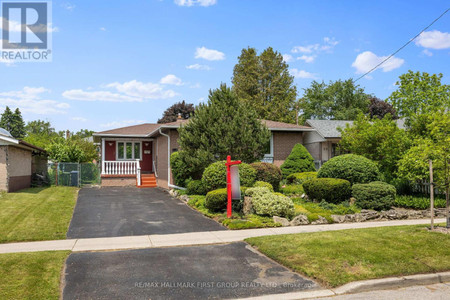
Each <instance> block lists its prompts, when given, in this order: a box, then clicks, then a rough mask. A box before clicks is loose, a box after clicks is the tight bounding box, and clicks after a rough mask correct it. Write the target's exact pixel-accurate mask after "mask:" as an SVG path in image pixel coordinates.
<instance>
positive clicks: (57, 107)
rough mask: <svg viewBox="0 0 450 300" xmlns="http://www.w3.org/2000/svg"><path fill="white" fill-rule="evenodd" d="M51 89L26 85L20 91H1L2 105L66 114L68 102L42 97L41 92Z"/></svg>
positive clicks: (37, 112) (32, 110)
mask: <svg viewBox="0 0 450 300" xmlns="http://www.w3.org/2000/svg"><path fill="white" fill-rule="evenodd" d="M49 92H50V91H49V90H48V89H46V88H43V87H38V88H33V87H27V86H26V87H24V88H23V89H22V90H20V91H9V92H0V103H1V106H10V107H18V108H19V109H20V111H22V112H27V113H34V114H38V115H50V114H65V113H67V109H68V108H70V105H69V104H68V103H64V102H59V101H55V100H49V99H42V96H41V94H43V93H49Z"/></svg>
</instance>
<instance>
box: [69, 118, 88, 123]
mask: <svg viewBox="0 0 450 300" xmlns="http://www.w3.org/2000/svg"><path fill="white" fill-rule="evenodd" d="M71 119H72V120H74V121H78V122H86V121H87V119H86V118H83V117H73V118H71Z"/></svg>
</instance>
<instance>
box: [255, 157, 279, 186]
mask: <svg viewBox="0 0 450 300" xmlns="http://www.w3.org/2000/svg"><path fill="white" fill-rule="evenodd" d="M250 165H251V166H252V167H253V168H254V169H255V170H256V180H258V181H264V182H268V183H270V184H271V185H272V187H273V189H274V190H275V191H278V189H279V188H280V181H281V179H282V176H281V169H280V167H278V166H277V165H274V164H269V163H265V162H256V163H252V164H250Z"/></svg>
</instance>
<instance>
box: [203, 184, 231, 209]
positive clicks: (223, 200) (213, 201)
mask: <svg viewBox="0 0 450 300" xmlns="http://www.w3.org/2000/svg"><path fill="white" fill-rule="evenodd" d="M227 195H228V194H227V189H226V188H225V189H218V190H213V191H210V192H208V193H207V194H206V199H205V207H206V208H207V209H209V210H210V211H222V210H224V209H226V207H227V201H228V199H227Z"/></svg>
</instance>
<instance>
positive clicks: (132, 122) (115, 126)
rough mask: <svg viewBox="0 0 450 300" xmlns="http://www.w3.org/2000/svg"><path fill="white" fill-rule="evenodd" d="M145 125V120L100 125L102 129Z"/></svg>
mask: <svg viewBox="0 0 450 300" xmlns="http://www.w3.org/2000/svg"><path fill="white" fill-rule="evenodd" d="M143 123H145V121H144V120H122V121H113V122H109V123H105V124H100V127H103V128H120V127H125V126H130V125H137V124H143Z"/></svg>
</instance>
